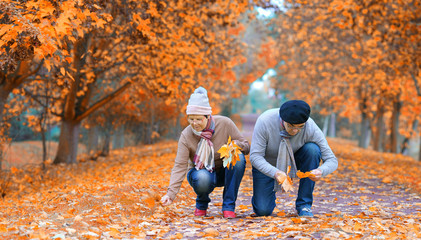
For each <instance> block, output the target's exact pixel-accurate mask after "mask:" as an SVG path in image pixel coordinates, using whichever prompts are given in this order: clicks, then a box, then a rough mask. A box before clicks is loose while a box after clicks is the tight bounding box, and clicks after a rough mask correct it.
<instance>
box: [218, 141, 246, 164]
mask: <svg viewBox="0 0 421 240" xmlns="http://www.w3.org/2000/svg"><path fill="white" fill-rule="evenodd" d="M218 153H219V154H221V158H223V159H224V163H223V165H224V167H228V168H229V167H230V166H235V164H236V163H237V161H239V160H240V156H239V154H240V153H241V148H240V147H239V146H238V145H237V144H235V142H234V141H231V136H229V137H228V143H227V144H224V145H222V146H221V148H219V150H218Z"/></svg>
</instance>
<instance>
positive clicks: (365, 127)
mask: <svg viewBox="0 0 421 240" xmlns="http://www.w3.org/2000/svg"><path fill="white" fill-rule="evenodd" d="M370 135H371V131H370V120H369V119H368V118H367V115H366V114H365V113H362V114H361V130H360V139H359V141H358V146H359V147H362V148H367V147H368V145H369V143H370Z"/></svg>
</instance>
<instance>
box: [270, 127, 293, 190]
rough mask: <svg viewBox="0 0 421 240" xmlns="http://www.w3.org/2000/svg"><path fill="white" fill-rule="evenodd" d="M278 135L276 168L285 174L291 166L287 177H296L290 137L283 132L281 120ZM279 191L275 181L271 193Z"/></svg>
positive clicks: (279, 185) (278, 185)
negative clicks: (279, 136) (279, 141)
mask: <svg viewBox="0 0 421 240" xmlns="http://www.w3.org/2000/svg"><path fill="white" fill-rule="evenodd" d="M280 135H281V143H280V144H279V150H278V158H277V159H276V168H277V169H279V170H281V171H283V172H284V173H285V174H286V173H287V171H288V167H289V166H291V170H290V172H289V177H290V178H295V177H297V166H296V165H295V159H294V152H293V151H292V147H291V142H290V141H289V139H290V137H291V135H289V134H288V132H287V131H286V130H285V127H283V123H282V120H281V124H280ZM281 189H282V187H281V184H279V183H278V182H277V181H276V180H275V186H274V188H273V191H275V192H277V191H279V190H281Z"/></svg>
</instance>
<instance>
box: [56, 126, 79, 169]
mask: <svg viewBox="0 0 421 240" xmlns="http://www.w3.org/2000/svg"><path fill="white" fill-rule="evenodd" d="M79 131H80V122H75V121H66V120H63V121H62V123H61V130H60V138H59V144H58V149H57V155H56V158H55V159H54V164H57V163H67V164H69V163H76V157H77V147H78V140H79Z"/></svg>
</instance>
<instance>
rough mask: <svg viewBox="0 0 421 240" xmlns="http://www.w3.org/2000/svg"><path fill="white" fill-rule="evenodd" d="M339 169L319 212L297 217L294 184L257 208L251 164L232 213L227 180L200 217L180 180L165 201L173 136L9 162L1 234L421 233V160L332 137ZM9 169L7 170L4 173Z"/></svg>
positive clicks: (321, 189) (322, 186)
mask: <svg viewBox="0 0 421 240" xmlns="http://www.w3.org/2000/svg"><path fill="white" fill-rule="evenodd" d="M329 142H330V144H331V146H332V148H333V150H334V152H335V153H336V155H337V157H338V159H339V168H338V170H337V171H335V172H334V173H333V174H331V175H329V176H328V177H327V178H324V179H323V180H322V181H321V182H319V183H317V184H316V189H315V199H314V207H313V212H314V213H315V215H316V217H315V218H310V219H308V218H298V217H297V216H296V215H295V211H294V200H295V195H296V191H297V181H295V182H294V189H295V192H294V193H290V194H279V195H278V200H277V203H278V204H277V208H276V209H275V212H274V214H273V215H272V216H270V217H257V218H253V217H251V216H250V215H251V213H252V208H251V204H250V199H251V196H252V179H251V168H250V164H248V167H247V169H246V173H245V176H244V179H243V182H242V185H241V188H240V196H239V199H238V201H237V209H236V212H237V215H238V217H237V218H235V219H230V220H227V219H224V218H223V217H222V213H221V196H222V188H217V190H215V191H214V193H212V196H211V198H212V202H211V204H210V207H209V211H208V212H209V216H207V217H204V218H203V217H194V216H193V211H194V206H195V202H194V198H195V195H194V192H193V191H192V189H191V187H190V186H189V185H188V183H187V181H184V184H183V186H182V189H181V191H180V193H179V194H178V197H177V199H176V200H175V202H174V204H173V205H171V206H168V207H162V206H161V205H160V204H159V202H158V200H159V198H160V197H161V195H163V194H164V193H165V191H166V187H167V185H168V182H169V177H170V170H171V167H172V164H173V160H174V157H175V151H176V144H177V143H176V142H164V143H158V144H155V145H152V146H146V147H139V148H125V149H123V150H118V151H113V152H112V154H111V156H109V157H107V158H100V159H99V160H98V161H97V162H92V161H85V162H81V163H79V164H77V165H73V166H51V165H48V166H47V169H46V170H45V171H41V170H40V169H37V168H31V169H27V170H19V169H15V168H13V169H12V172H11V173H10V175H9V177H10V179H11V180H12V181H11V183H10V185H9V188H8V191H7V192H6V196H5V198H4V199H3V200H2V203H1V206H0V238H1V239H197V238H208V239H417V238H418V239H421V194H420V192H421V177H420V176H421V163H419V162H416V161H414V160H412V159H411V158H408V157H404V156H401V155H394V154H381V153H377V152H373V151H369V150H362V149H359V148H357V147H355V145H353V144H352V143H349V142H346V141H344V140H339V139H330V140H329ZM6 177H7V176H2V180H3V182H4V179H7V178H6Z"/></svg>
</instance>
